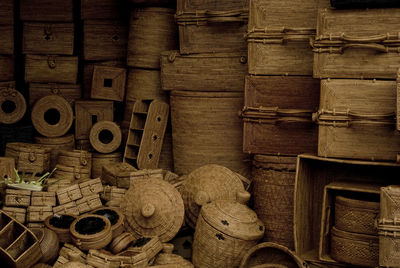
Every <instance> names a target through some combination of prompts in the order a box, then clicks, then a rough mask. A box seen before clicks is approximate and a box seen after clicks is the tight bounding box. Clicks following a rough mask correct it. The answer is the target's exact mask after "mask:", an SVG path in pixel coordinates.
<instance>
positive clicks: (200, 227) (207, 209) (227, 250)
mask: <svg viewBox="0 0 400 268" xmlns="http://www.w3.org/2000/svg"><path fill="white" fill-rule="evenodd" d="M263 235H264V224H263V223H262V222H261V220H259V219H258V218H257V214H256V213H255V212H254V211H252V210H251V209H249V208H248V207H247V206H245V205H243V204H241V203H239V202H236V201H228V200H217V201H215V202H212V203H209V204H206V205H204V206H203V207H202V209H201V211H200V215H199V218H198V220H197V224H196V231H195V233H194V242H193V255H192V261H193V264H194V265H195V266H196V267H215V268H222V267H226V268H228V267H229V268H231V267H238V266H239V264H240V261H241V260H242V257H243V256H244V255H245V254H246V253H247V251H248V250H249V249H250V248H251V247H253V246H255V245H256V244H257V241H258V240H260V239H261V238H262V237H263Z"/></svg>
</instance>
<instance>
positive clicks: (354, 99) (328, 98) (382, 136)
mask: <svg viewBox="0 0 400 268" xmlns="http://www.w3.org/2000/svg"><path fill="white" fill-rule="evenodd" d="M395 112H396V82H395V81H375V80H357V79H353V80H350V79H328V80H322V81H321V100H320V107H319V111H318V113H316V114H315V115H314V119H315V120H316V121H317V122H318V124H319V135H318V155H319V156H324V157H340V158H354V159H365V160H373V161H395V160H396V158H397V153H398V152H399V151H400V136H399V133H398V131H397V130H396V116H395ZM376 148H379V150H376Z"/></svg>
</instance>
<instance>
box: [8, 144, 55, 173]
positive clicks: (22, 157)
mask: <svg viewBox="0 0 400 268" xmlns="http://www.w3.org/2000/svg"><path fill="white" fill-rule="evenodd" d="M50 151H51V150H50V149H49V148H46V147H45V146H43V145H40V144H31V143H24V142H9V143H7V145H6V153H5V156H6V157H11V158H14V159H15V163H16V165H15V166H16V169H17V170H18V171H20V172H29V173H34V172H36V173H43V172H46V171H48V170H49V169H50Z"/></svg>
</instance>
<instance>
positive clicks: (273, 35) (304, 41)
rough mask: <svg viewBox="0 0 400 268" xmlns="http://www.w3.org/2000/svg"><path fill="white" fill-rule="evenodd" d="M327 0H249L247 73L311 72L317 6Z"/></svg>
mask: <svg viewBox="0 0 400 268" xmlns="http://www.w3.org/2000/svg"><path fill="white" fill-rule="evenodd" d="M322 7H329V1H328V0H305V1H304V0H294V1H293V0H292V1H282V0H272V1H271V0H253V1H250V14H249V16H250V17H249V29H248V33H247V42H248V50H249V73H250V74H254V75H260V74H263V75H312V70H313V53H312V47H311V46H310V39H313V38H314V36H315V29H316V19H317V10H318V8H322Z"/></svg>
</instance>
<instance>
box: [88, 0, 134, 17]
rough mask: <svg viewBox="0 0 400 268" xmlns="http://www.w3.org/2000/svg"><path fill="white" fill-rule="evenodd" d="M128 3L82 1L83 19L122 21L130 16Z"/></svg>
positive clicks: (106, 0)
mask: <svg viewBox="0 0 400 268" xmlns="http://www.w3.org/2000/svg"><path fill="white" fill-rule="evenodd" d="M128 10H129V6H128V1H126V2H124V1H114V0H101V1H98V0H83V1H81V19H82V20H90V19H120V18H121V17H124V16H128Z"/></svg>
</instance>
